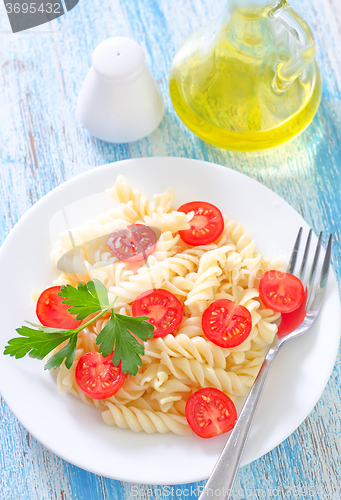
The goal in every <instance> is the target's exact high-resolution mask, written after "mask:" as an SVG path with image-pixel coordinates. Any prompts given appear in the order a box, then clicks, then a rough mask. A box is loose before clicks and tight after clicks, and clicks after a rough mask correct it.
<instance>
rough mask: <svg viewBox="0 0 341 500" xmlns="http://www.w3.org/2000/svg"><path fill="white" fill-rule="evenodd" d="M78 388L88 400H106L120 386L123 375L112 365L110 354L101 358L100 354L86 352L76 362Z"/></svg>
mask: <svg viewBox="0 0 341 500" xmlns="http://www.w3.org/2000/svg"><path fill="white" fill-rule="evenodd" d="M75 377H76V382H77V384H78V387H79V388H80V389H81V390H82V391H83V392H84V394H86V395H87V396H89V397H90V398H93V399H106V398H110V397H111V396H113V395H114V394H115V393H116V392H117V391H118V390H119V388H120V387H121V386H122V384H123V382H124V380H125V375H124V373H122V370H121V363H120V364H119V365H118V366H114V365H113V364H112V354H109V356H107V357H106V358H103V356H102V354H101V353H100V352H87V353H86V354H84V355H83V356H82V357H81V358H80V359H79V361H78V363H77V366H76V371H75Z"/></svg>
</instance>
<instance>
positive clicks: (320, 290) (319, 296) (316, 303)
mask: <svg viewBox="0 0 341 500" xmlns="http://www.w3.org/2000/svg"><path fill="white" fill-rule="evenodd" d="M332 248H333V235H332V234H331V235H330V236H329V241H328V246H327V250H326V255H325V257H324V261H323V264H322V270H321V276H320V280H319V283H318V286H317V289H316V293H315V297H314V300H313V303H312V305H311V307H310V309H312V310H314V311H319V310H320V309H321V307H322V303H323V299H324V291H325V288H326V284H327V281H328V274H329V269H330V262H331V258H332Z"/></svg>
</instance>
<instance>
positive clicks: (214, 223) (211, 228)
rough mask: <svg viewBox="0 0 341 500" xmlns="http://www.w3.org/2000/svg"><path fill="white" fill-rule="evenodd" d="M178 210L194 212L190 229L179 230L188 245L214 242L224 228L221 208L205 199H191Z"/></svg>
mask: <svg viewBox="0 0 341 500" xmlns="http://www.w3.org/2000/svg"><path fill="white" fill-rule="evenodd" d="M178 212H184V213H185V214H188V213H189V212H194V217H193V219H192V220H191V221H190V222H189V224H190V226H191V227H190V229H185V230H183V231H179V234H180V237H181V239H182V240H183V241H184V242H185V243H187V245H192V246H199V245H208V244H209V243H213V242H214V241H215V240H216V239H217V238H219V236H220V235H221V233H222V232H223V230H224V219H223V216H222V214H221V212H220V210H219V209H218V208H217V207H215V206H214V205H211V203H207V202H205V201H191V202H190V203H185V204H184V205H181V207H180V208H179V209H178Z"/></svg>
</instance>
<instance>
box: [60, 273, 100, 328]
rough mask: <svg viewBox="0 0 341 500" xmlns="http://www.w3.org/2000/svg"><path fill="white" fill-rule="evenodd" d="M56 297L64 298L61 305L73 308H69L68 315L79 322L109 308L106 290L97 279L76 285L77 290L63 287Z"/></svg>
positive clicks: (71, 287)
mask: <svg viewBox="0 0 341 500" xmlns="http://www.w3.org/2000/svg"><path fill="white" fill-rule="evenodd" d="M58 295H60V296H61V297H65V299H66V300H63V304H67V305H71V306H73V307H69V313H71V314H75V315H77V316H76V319H77V320H79V321H81V320H83V319H85V318H87V317H88V316H90V314H94V313H96V312H98V311H101V310H102V309H105V308H107V307H108V306H109V302H108V292H107V289H106V288H105V286H104V285H103V283H102V282H101V281H99V280H97V279H94V280H93V281H88V282H87V283H86V284H85V285H83V284H82V283H78V285H77V288H75V287H73V286H71V285H63V286H62V287H61V291H60V292H59V294H58Z"/></svg>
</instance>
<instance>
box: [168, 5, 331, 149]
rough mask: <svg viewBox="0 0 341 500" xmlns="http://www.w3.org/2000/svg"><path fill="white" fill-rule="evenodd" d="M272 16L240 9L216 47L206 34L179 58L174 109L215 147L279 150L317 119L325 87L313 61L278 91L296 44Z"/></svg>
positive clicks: (173, 85) (172, 78)
mask: <svg viewBox="0 0 341 500" xmlns="http://www.w3.org/2000/svg"><path fill="white" fill-rule="evenodd" d="M268 12H269V9H258V10H256V12H255V11H254V10H252V11H245V10H238V9H236V10H235V11H234V13H233V14H232V15H231V17H230V19H229V22H228V23H227V25H226V26H225V27H224V28H223V29H222V30H221V31H220V32H219V33H218V34H215V38H214V43H212V41H211V42H210V43H211V45H210V43H209V36H208V33H209V30H208V31H206V32H205V31H202V32H201V33H198V34H195V36H194V37H193V36H192V37H191V38H190V39H189V40H188V41H187V42H186V43H185V45H184V47H183V48H182V49H180V51H179V53H178V54H177V56H176V57H175V60H174V62H173V66H172V69H171V74H170V95H171V99H172V102H173V105H174V108H175V110H176V112H177V113H178V115H179V117H180V118H181V120H182V121H183V122H184V123H185V124H186V125H187V127H188V128H189V129H190V130H192V131H193V132H194V133H195V134H196V135H198V136H199V137H200V138H201V139H204V140H205V141H207V142H209V143H211V144H214V145H216V146H219V147H222V148H227V149H234V150H242V151H252V150H257V149H266V148H271V147H275V146H278V145H279V144H282V143H284V142H286V141H287V140H289V139H291V138H292V137H294V136H296V135H297V134H298V133H300V132H301V131H302V130H304V129H305V128H306V127H307V126H308V125H309V123H310V122H311V121H312V119H313V118H314V116H315V113H316V111H317V109H318V106H319V104H320V100H321V91H322V85H321V77H320V73H319V69H318V67H317V64H316V63H315V61H314V60H312V61H311V62H309V64H307V65H306V67H305V69H304V71H303V72H302V73H301V74H300V75H299V76H298V77H297V78H296V79H294V81H293V82H292V83H291V82H290V84H289V85H288V86H286V88H284V89H283V90H282V89H279V88H278V87H276V83H275V81H276V70H278V68H279V67H280V66H281V65H283V64H285V63H287V61H289V60H290V59H291V58H292V56H293V46H292V44H291V43H290V40H289V42H287V39H288V36H287V35H288V33H286V34H285V33H284V27H283V25H282V24H279V25H276V26H275V27H274V26H273V25H272V22H273V21H272V20H270V19H269V15H268ZM211 33H212V28H211ZM205 37H206V42H207V45H206V48H205V50H204V49H203V44H204V42H205ZM211 40H212V36H211Z"/></svg>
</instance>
